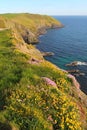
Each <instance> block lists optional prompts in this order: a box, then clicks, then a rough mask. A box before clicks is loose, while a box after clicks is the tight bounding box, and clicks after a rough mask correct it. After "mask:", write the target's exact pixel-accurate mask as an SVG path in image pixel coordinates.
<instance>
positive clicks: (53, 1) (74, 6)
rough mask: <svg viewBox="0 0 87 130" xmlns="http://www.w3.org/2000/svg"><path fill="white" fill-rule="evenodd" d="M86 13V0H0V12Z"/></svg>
mask: <svg viewBox="0 0 87 130" xmlns="http://www.w3.org/2000/svg"><path fill="white" fill-rule="evenodd" d="M13 12H16V13H17V12H29V13H38V14H48V15H87V0H0V13H13Z"/></svg>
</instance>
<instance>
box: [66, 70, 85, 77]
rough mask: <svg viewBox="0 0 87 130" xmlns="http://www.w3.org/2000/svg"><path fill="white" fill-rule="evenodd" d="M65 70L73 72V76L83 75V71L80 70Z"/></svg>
mask: <svg viewBox="0 0 87 130" xmlns="http://www.w3.org/2000/svg"><path fill="white" fill-rule="evenodd" d="M67 72H69V73H71V74H73V75H74V76H77V77H78V76H84V75H85V73H82V72H80V70H67Z"/></svg>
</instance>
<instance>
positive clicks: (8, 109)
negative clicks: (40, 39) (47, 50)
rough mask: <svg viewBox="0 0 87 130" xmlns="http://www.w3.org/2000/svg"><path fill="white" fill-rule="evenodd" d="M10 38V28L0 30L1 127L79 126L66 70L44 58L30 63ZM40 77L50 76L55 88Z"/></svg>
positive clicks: (31, 129) (45, 129)
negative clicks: (38, 62)
mask: <svg viewBox="0 0 87 130" xmlns="http://www.w3.org/2000/svg"><path fill="white" fill-rule="evenodd" d="M23 15H25V14H22V15H21V16H23ZM21 16H20V17H21ZM26 16H27V18H28V17H29V18H31V19H34V17H33V15H29V14H26ZM5 17H10V18H14V17H16V15H14V14H12V15H10V16H9V14H6V16H5ZM36 17H42V16H39V15H36ZM45 17H47V16H45ZM42 19H43V18H42ZM25 21H26V20H25ZM20 22H21V21H20ZM49 22H50V21H49ZM13 40H14V38H13V35H12V30H5V31H0V130H3V128H4V129H6V130H10V129H12V127H13V128H14V127H15V126H17V129H18V130H49V129H53V128H54V130H57V129H60V130H63V128H64V130H67V129H69V130H70V127H71V128H74V129H75V130H80V128H81V125H80V123H79V122H80V121H79V119H80V117H79V113H78V112H79V110H78V106H77V105H76V102H75V99H74V97H71V96H70V87H71V81H70V79H68V78H67V76H66V73H64V72H62V71H61V70H59V69H57V68H56V67H55V66H54V65H52V64H51V63H49V62H47V61H44V60H43V62H42V63H40V64H38V65H37V64H31V63H30V62H29V60H30V54H24V53H22V52H21V51H20V50H19V51H17V50H16V47H15V45H14V44H13ZM16 44H17V43H16ZM20 44H21V43H20ZM27 46H28V45H27ZM32 49H33V48H32ZM34 49H35V48H34ZM35 55H36V54H35ZM32 57H34V54H33V56H32ZM42 77H48V78H50V79H51V80H53V81H54V82H55V83H56V84H57V87H58V88H54V87H53V86H50V85H47V84H46V82H44V81H43V79H42ZM73 115H75V116H73ZM67 118H68V119H67ZM68 121H69V122H68ZM15 124H16V125H15ZM15 129H16V128H15Z"/></svg>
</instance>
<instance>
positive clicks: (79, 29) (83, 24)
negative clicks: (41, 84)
mask: <svg viewBox="0 0 87 130" xmlns="http://www.w3.org/2000/svg"><path fill="white" fill-rule="evenodd" d="M53 17H54V18H55V19H57V20H59V21H60V22H61V23H62V24H63V25H64V27H63V28H59V29H49V30H47V33H46V34H44V35H41V36H40V37H39V41H40V43H39V44H37V48H38V49H39V50H40V51H42V52H53V53H54V55H52V56H47V57H45V59H46V60H48V61H50V62H52V63H54V64H55V65H57V66H58V67H60V68H61V69H65V70H67V71H69V72H70V73H71V74H72V75H74V76H75V77H76V79H77V81H78V82H79V83H80V86H81V87H80V89H81V90H82V91H83V92H84V93H85V94H87V16H53ZM73 62H75V63H76V65H75V66H70V65H72V63H73ZM68 64H69V65H68Z"/></svg>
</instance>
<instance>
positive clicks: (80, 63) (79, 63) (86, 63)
mask: <svg viewBox="0 0 87 130" xmlns="http://www.w3.org/2000/svg"><path fill="white" fill-rule="evenodd" d="M76 64H77V65H87V62H81V61H77V63H76Z"/></svg>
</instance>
